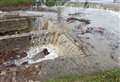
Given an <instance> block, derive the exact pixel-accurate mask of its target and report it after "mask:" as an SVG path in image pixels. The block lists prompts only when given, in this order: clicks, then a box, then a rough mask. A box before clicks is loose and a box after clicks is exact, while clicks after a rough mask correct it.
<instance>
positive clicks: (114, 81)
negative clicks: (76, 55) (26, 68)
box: [45, 69, 120, 82]
mask: <svg viewBox="0 0 120 82" xmlns="http://www.w3.org/2000/svg"><path fill="white" fill-rule="evenodd" d="M74 81H78V82H120V69H112V70H109V71H102V72H99V73H95V74H89V75H82V76H79V75H71V76H69V75H68V76H64V77H61V78H59V79H55V80H48V81H45V82H74Z"/></svg>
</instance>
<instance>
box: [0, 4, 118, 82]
mask: <svg viewBox="0 0 120 82" xmlns="http://www.w3.org/2000/svg"><path fill="white" fill-rule="evenodd" d="M53 9H55V10H57V9H58V12H46V11H45V12H44V11H29V10H26V11H22V10H21V11H13V12H2V11H0V60H1V61H0V82H3V81H5V80H6V81H5V82H42V81H43V80H47V79H54V78H58V77H61V76H64V75H69V74H79V75H82V74H85V73H94V72H99V71H102V70H107V69H111V68H116V67H120V53H119V52H120V12H119V11H112V10H103V9H95V8H87V9H84V8H76V7H65V6H64V7H63V6H62V7H59V8H57V7H54V8H53ZM59 10H60V11H59Z"/></svg>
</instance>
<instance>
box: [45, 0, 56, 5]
mask: <svg viewBox="0 0 120 82" xmlns="http://www.w3.org/2000/svg"><path fill="white" fill-rule="evenodd" d="M56 1H57V0H46V3H45V4H46V5H47V6H54V5H55V4H56Z"/></svg>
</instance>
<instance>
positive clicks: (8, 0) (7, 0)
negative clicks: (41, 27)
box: [0, 0, 33, 7]
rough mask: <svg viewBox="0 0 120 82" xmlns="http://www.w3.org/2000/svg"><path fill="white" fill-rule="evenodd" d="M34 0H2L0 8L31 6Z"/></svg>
mask: <svg viewBox="0 0 120 82" xmlns="http://www.w3.org/2000/svg"><path fill="white" fill-rule="evenodd" d="M32 2H33V0H0V7H5V6H17V5H23V4H31V3H32Z"/></svg>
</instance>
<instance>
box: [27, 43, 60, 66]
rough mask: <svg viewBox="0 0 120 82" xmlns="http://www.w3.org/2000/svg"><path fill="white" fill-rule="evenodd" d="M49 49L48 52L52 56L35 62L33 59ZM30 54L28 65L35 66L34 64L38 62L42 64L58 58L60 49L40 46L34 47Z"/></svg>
mask: <svg viewBox="0 0 120 82" xmlns="http://www.w3.org/2000/svg"><path fill="white" fill-rule="evenodd" d="M45 48H47V49H48V52H49V53H50V54H48V55H46V56H45V57H43V58H39V59H38V60H35V61H34V60H33V59H32V57H33V56H35V55H37V54H39V53H40V52H41V51H42V50H43V49H45ZM27 53H28V59H29V60H28V63H29V64H33V63H38V62H42V61H45V60H54V59H55V58H57V57H58V49H57V48H56V47H54V46H52V45H47V46H46V45H45V46H42V47H40V46H38V47H32V48H30V50H29V51H28V52H27Z"/></svg>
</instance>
